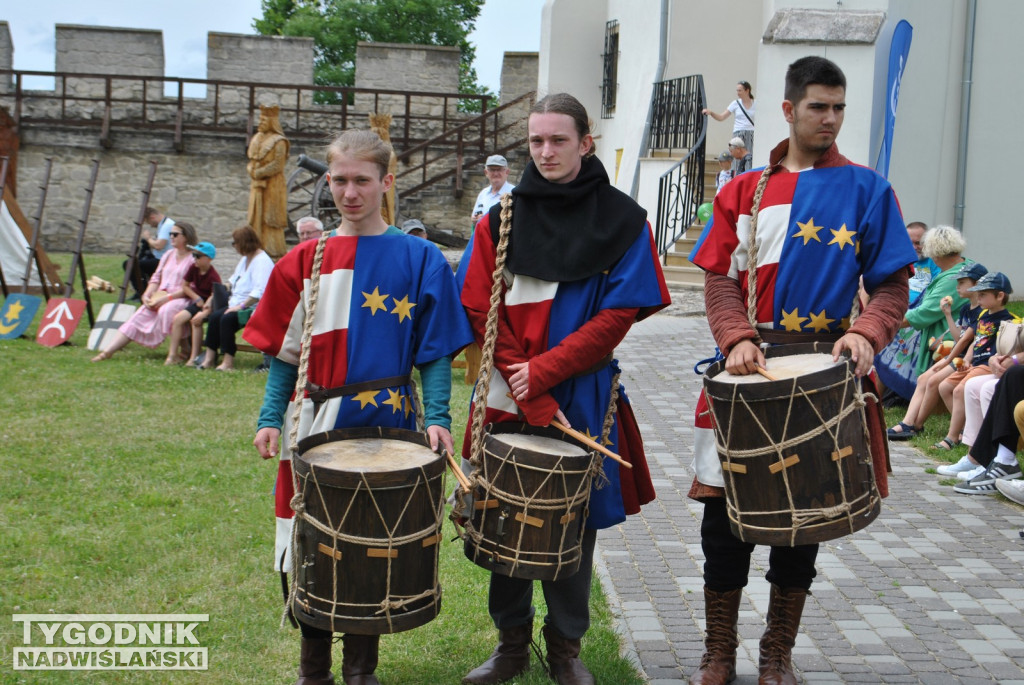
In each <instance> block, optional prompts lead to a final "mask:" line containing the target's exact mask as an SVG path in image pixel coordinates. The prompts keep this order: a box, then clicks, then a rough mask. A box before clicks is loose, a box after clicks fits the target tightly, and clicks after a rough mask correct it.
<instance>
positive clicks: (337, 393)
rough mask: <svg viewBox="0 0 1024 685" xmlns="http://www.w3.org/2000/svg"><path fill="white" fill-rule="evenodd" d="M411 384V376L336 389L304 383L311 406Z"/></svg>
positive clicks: (354, 384) (382, 379) (347, 384)
mask: <svg viewBox="0 0 1024 685" xmlns="http://www.w3.org/2000/svg"><path fill="white" fill-rule="evenodd" d="M411 382H412V376H411V375H410V374H405V375H404V376H391V377H389V378H375V379H373V380H369V381H361V382H359V383H346V384H345V385H339V386H338V387H336V388H325V387H323V386H322V385H317V384H316V383H306V394H307V395H308V396H309V399H311V400H313V404H323V403H324V402H326V401H327V400H329V399H331V398H332V397H343V396H345V395H358V394H359V393H361V392H366V391H367V390H380V389H381V388H393V387H395V386H396V385H409V383H411Z"/></svg>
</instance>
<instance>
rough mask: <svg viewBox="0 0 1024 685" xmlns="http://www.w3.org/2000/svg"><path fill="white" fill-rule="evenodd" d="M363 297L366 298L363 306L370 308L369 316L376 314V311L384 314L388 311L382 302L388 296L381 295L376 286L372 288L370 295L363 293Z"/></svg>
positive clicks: (385, 294)
mask: <svg viewBox="0 0 1024 685" xmlns="http://www.w3.org/2000/svg"><path fill="white" fill-rule="evenodd" d="M363 297H365V298H366V301H365V302H363V306H364V307H369V308H370V316H373V315H374V314H376V313H377V310H378V309H382V310H384V311H385V312H386V311H387V310H388V306H387V305H386V304H384V300H386V299H387V297H388V294H387V293H384V294H383V295H381V294H380V289H379V288H377V287H376V286H374V288H373V292H372V293H363Z"/></svg>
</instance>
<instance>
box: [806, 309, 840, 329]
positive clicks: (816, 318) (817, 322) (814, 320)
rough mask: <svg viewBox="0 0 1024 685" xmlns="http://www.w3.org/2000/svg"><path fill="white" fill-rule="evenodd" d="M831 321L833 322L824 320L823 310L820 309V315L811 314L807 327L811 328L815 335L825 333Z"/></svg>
mask: <svg viewBox="0 0 1024 685" xmlns="http://www.w3.org/2000/svg"><path fill="white" fill-rule="evenodd" d="M833 321H835V319H827V318H825V310H824V309H822V310H821V313H820V314H815V313H814V312H811V322H810V323H809V324H807V327H808V328H813V329H814V331H815V333H818V332H820V331H827V330H828V325H829V324H830V323H832V322H833Z"/></svg>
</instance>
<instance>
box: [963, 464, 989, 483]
mask: <svg viewBox="0 0 1024 685" xmlns="http://www.w3.org/2000/svg"><path fill="white" fill-rule="evenodd" d="M983 473H985V467H984V466H982V465H981V464H978V465H977V466H975V467H972V468H971V470H970V471H961V472H960V473H958V474H956V479H957V480H971V479H972V478H975V477H977V476H980V475H981V474H983Z"/></svg>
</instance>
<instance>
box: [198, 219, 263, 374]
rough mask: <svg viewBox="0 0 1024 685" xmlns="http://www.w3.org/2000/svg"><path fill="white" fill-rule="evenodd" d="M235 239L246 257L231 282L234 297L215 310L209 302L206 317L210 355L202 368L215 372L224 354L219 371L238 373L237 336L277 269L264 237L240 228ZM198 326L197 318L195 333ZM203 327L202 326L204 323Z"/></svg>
mask: <svg viewBox="0 0 1024 685" xmlns="http://www.w3.org/2000/svg"><path fill="white" fill-rule="evenodd" d="M231 238H232V240H231V244H232V245H233V246H234V248H235V250H237V251H238V254H240V255H242V259H241V260H240V261H239V262H238V266H236V267H235V272H234V273H233V274H231V278H230V279H229V280H228V287H229V288H230V295H229V296H228V301H227V306H226V307H223V308H217V309H214V308H213V303H212V302H208V306H209V307H210V312H209V315H208V316H207V317H206V320H207V326H206V354H205V356H204V357H203V361H202V362H201V363H200V366H199V368H201V369H212V368H213V366H214V365H215V364H216V363H217V354H218V353H221V354H223V355H224V359H223V360H222V361H221V363H220V366H218V367H217V370H218V371H233V370H234V368H235V353H236V352H237V351H238V347H237V346H236V344H235V333H237V332H238V330H239V329H240V328H242V327H243V326H245V323H246V322H247V321H248V320H249V316H251V315H252V312H253V309H255V308H256V303H257V302H259V301H260V298H261V297H263V289H264V288H266V287H267V280H268V279H269V278H270V272H271V271H272V270H273V268H274V260H272V259H271V258H270V255H268V254H267V253H266V252H264V251H263V246H262V244H261V243H260V238H259V236H258V235H256V231H254V230H253V229H252V227H251V226H242V227H241V228H236V229H235V230H234V232H233V233H232V234H231ZM196 327H197V326H196V322H195V320H194V319H193V322H192V328H193V331H194V330H195V328H196ZM199 327H202V322H200V323H199Z"/></svg>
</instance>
